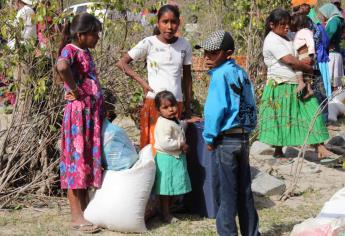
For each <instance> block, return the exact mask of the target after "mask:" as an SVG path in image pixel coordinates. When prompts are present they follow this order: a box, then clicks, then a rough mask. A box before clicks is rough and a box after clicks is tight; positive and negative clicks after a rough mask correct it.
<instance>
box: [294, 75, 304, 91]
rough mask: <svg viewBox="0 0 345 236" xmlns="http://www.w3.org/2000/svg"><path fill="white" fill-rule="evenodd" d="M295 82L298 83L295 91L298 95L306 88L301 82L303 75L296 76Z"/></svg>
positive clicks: (302, 81)
mask: <svg viewBox="0 0 345 236" xmlns="http://www.w3.org/2000/svg"><path fill="white" fill-rule="evenodd" d="M297 82H298V86H297V89H296V93H297V94H298V93H301V92H302V91H303V89H304V88H305V86H306V85H305V83H304V80H303V74H301V73H298V74H297Z"/></svg>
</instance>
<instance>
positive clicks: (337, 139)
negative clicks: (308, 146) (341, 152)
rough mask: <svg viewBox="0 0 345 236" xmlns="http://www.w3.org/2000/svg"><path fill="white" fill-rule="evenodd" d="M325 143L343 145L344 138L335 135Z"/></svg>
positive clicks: (344, 144) (344, 143)
mask: <svg viewBox="0 0 345 236" xmlns="http://www.w3.org/2000/svg"><path fill="white" fill-rule="evenodd" d="M327 144H330V145H334V146H345V139H344V138H343V137H342V136H335V137H333V138H331V140H329V141H328V143H327Z"/></svg>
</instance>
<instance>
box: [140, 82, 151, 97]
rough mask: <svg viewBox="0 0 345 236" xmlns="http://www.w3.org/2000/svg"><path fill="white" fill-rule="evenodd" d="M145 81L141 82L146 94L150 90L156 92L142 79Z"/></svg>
mask: <svg viewBox="0 0 345 236" xmlns="http://www.w3.org/2000/svg"><path fill="white" fill-rule="evenodd" d="M142 81H143V82H141V83H140V85H141V87H142V88H143V89H144V95H145V96H146V95H147V93H148V92H154V91H153V89H152V88H151V87H150V85H149V84H148V83H147V82H146V81H144V80H142Z"/></svg>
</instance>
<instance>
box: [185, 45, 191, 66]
mask: <svg viewBox="0 0 345 236" xmlns="http://www.w3.org/2000/svg"><path fill="white" fill-rule="evenodd" d="M186 44H187V47H186V55H185V56H184V58H183V65H191V64H192V46H191V45H190V43H189V42H188V41H186Z"/></svg>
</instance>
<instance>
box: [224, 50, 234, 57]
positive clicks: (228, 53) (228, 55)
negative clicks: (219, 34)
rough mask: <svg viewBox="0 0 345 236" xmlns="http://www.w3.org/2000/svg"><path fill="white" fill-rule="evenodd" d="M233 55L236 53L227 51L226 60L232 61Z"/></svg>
mask: <svg viewBox="0 0 345 236" xmlns="http://www.w3.org/2000/svg"><path fill="white" fill-rule="evenodd" d="M233 53H234V51H233V50H227V51H225V55H226V59H230V58H231V56H232V54H233Z"/></svg>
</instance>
